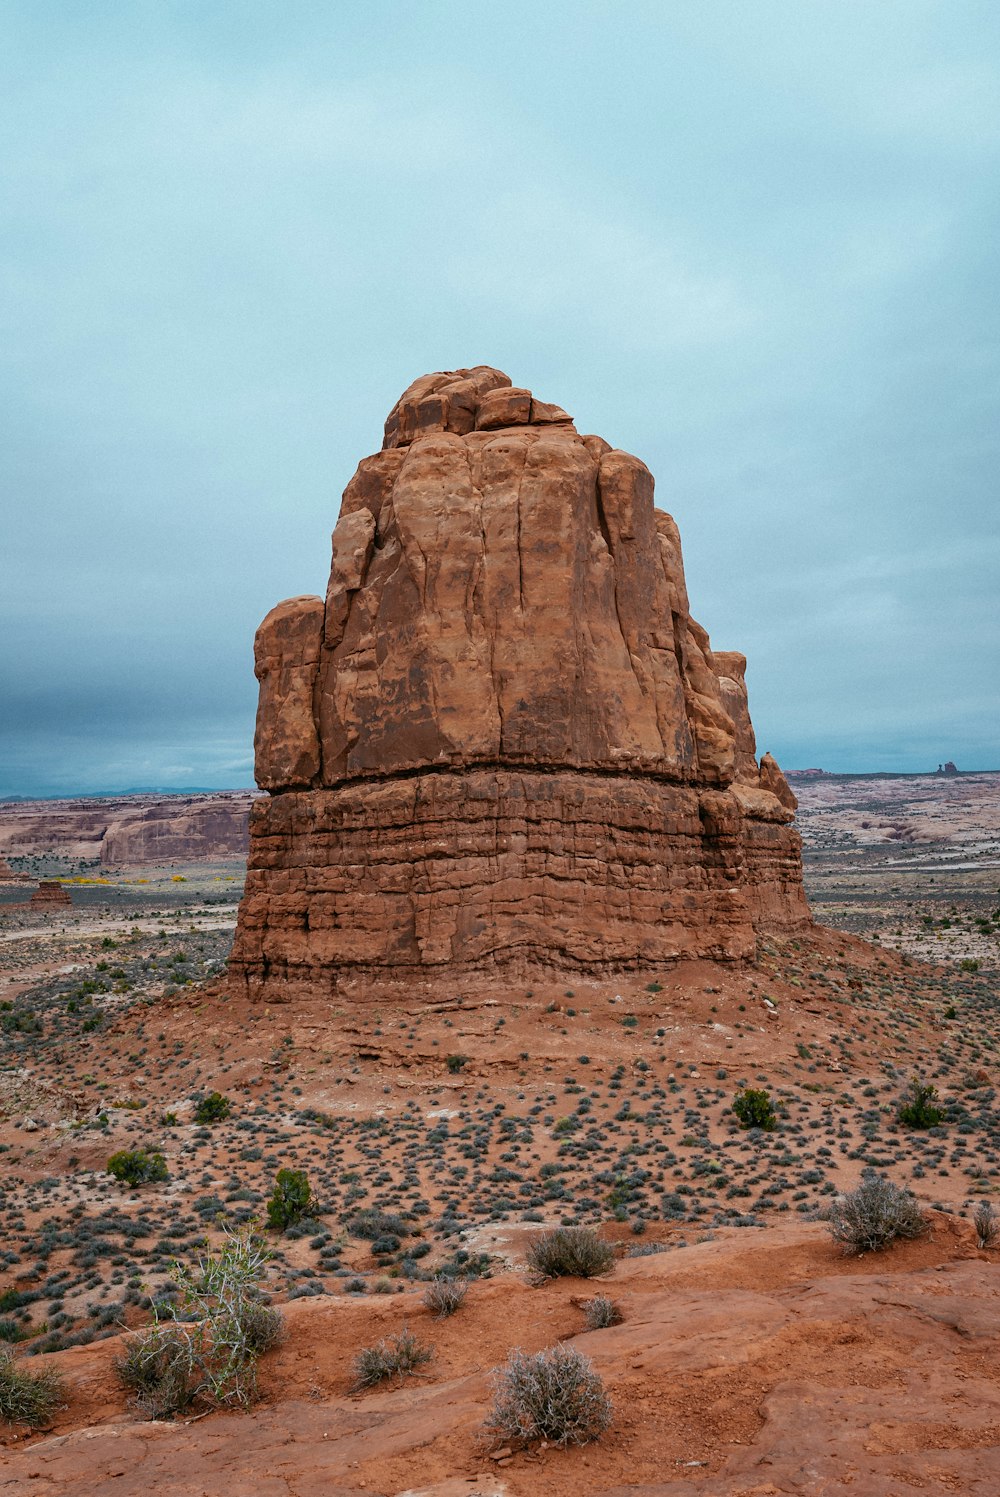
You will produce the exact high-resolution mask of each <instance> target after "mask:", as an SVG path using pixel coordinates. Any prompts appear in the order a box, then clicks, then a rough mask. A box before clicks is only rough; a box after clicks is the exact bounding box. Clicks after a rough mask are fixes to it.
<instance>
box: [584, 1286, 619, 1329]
mask: <svg viewBox="0 0 1000 1497" xmlns="http://www.w3.org/2000/svg"><path fill="white" fill-rule="evenodd" d="M583 1312H584V1314H585V1315H586V1317H587V1330H588V1331H606V1330H607V1328H608V1326H612V1325H621V1323H622V1319H623V1316H622V1312H621V1309H620V1308H619V1306H618V1305H616V1304H615V1302H614V1300H613V1299H609V1298H608V1296H607V1295H606V1294H596V1295H595V1296H594V1298H593V1299H589V1300H587V1302H586V1304H585V1305H584V1306H583Z"/></svg>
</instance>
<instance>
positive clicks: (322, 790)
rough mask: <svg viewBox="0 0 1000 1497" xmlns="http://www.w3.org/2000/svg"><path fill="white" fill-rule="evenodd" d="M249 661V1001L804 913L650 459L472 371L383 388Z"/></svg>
mask: <svg viewBox="0 0 1000 1497" xmlns="http://www.w3.org/2000/svg"><path fill="white" fill-rule="evenodd" d="M254 655H255V670H256V674H257V678H258V680H259V682H260V700H259V707H258V714H257V730H256V737H255V750H256V776H257V782H258V784H259V785H260V786H261V787H262V788H263V789H265V790H267V791H269V792H270V794H269V795H268V797H267V798H264V799H261V800H259V801H258V802H257V803H256V804H255V806H254V809H253V811H252V813H251V820H250V860H249V872H248V878H247V887H246V894H245V896H244V899H243V902H242V904H241V906H240V912H239V922H238V927H237V933H236V940H235V944H234V948H233V955H232V961H231V968H230V970H231V974H232V980H233V982H234V983H235V984H236V985H237V987H238V988H239V989H241V990H242V991H243V992H245V993H246V994H248V995H249V996H251V997H253V998H257V999H265V1000H273V1001H280V1000H282V999H288V998H297V997H302V998H326V997H330V996H331V995H333V994H335V993H337V992H340V991H353V990H354V987H355V984H356V983H357V984H358V985H359V991H360V990H364V991H367V990H368V988H369V986H370V984H371V983H372V982H373V980H375V979H385V980H387V981H398V982H400V983H412V982H413V981H414V980H417V979H420V980H423V979H430V980H437V979H440V980H442V981H447V982H451V981H453V979H454V978H455V976H456V975H460V974H471V973H477V972H486V973H488V972H494V971H496V970H497V969H501V968H502V969H504V970H505V971H508V972H512V971H517V972H525V971H529V970H531V969H532V968H536V967H538V968H545V969H548V970H552V969H560V970H562V969H565V970H567V971H581V972H585V973H593V974H603V973H610V972H615V971H622V970H640V969H643V968H648V967H655V966H657V965H660V964H663V963H665V962H669V961H673V960H675V959H677V958H680V957H694V956H703V957H711V958H717V959H721V960H738V959H742V958H746V957H748V956H750V955H751V954H752V952H753V951H754V947H755V933H756V931H757V930H758V929H761V928H780V929H787V928H789V927H793V926H797V925H801V924H803V923H804V922H807V921H808V919H809V913H808V908H807V906H806V902H805V896H804V894H803V889H802V874H801V861H800V843H799V838H798V834H797V832H796V831H795V830H794V828H793V826H792V824H791V823H792V821H793V816H794V810H795V806H796V801H795V797H794V795H793V794H792V791H791V789H790V788H789V786H788V782H787V781H786V779H785V777H784V776H783V775H782V773H781V770H780V769H779V768H778V765H777V764H776V763H775V761H774V760H773V758H772V757H771V756H770V755H769V754H765V755H764V757H763V759H761V760H760V762H759V763H758V760H757V756H756V755H757V748H756V742H755V738H754V731H753V727H752V725H751V721H750V714H749V710H748V706H747V691H746V684H745V680H744V671H745V666H746V661H745V659H744V657H743V656H742V655H740V654H737V653H736V652H728V653H717V652H713V651H712V649H711V647H710V644H709V639H708V635H707V634H706V633H705V631H704V629H702V628H701V626H700V625H699V624H697V623H696V622H695V620H694V619H693V618H692V617H691V614H690V611H689V607H688V597H687V589H686V586H685V580H684V569H683V564H682V560H681V547H680V537H679V535H678V531H677V526H676V525H675V523H674V521H673V520H672V519H671V517H670V516H669V515H667V514H664V513H663V512H662V511H658V510H656V509H655V508H654V505H653V479H652V475H651V474H650V472H649V470H648V469H647V468H646V467H645V465H644V464H643V463H641V462H640V461H639V460H638V458H635V457H631V456H630V455H629V454H628V453H626V452H621V451H618V450H616V449H614V448H612V447H611V446H610V445H609V444H608V443H607V442H605V441H603V440H602V438H600V437H597V436H582V435H580V433H579V432H578V431H577V429H576V426H575V425H574V423H573V420H572V418H571V417H570V416H569V415H568V414H567V412H566V411H565V410H563V409H562V408H561V407H560V406H557V405H552V404H549V403H547V402H544V401H540V400H537V399H536V398H535V396H534V395H533V394H532V393H531V391H530V390H527V389H525V388H522V387H518V386H514V385H513V384H512V383H511V380H510V379H509V378H508V377H507V375H505V374H501V373H500V372H499V370H496V369H490V368H486V367H484V366H480V367H477V368H475V369H461V370H457V371H454V372H452V373H438V374H429V375H425V376H424V377H423V378H421V379H418V380H417V381H416V382H415V383H414V384H412V385H411V386H410V388H409V389H408V390H407V391H406V392H405V393H404V394H403V396H402V397H401V398H400V400H399V401H398V402H397V404H396V405H395V406H394V407H393V409H392V411H391V412H390V414H389V417H388V420H387V421H386V424H385V439H384V442H383V444H382V449H381V451H380V452H378V453H376V454H375V455H374V456H372V457H367V458H364V459H363V460H362V462H361V463H360V465H359V467H358V470H357V472H356V473H355V475H354V477H353V478H352V479H351V482H350V483H349V484H348V486H347V489H346V490H345V493H344V497H343V503H342V506H341V511H340V519H339V520H338V522H337V526H336V529H335V530H334V533H333V560H332V567H331V572H330V581H329V586H328V588H327V592H326V596H325V598H319V597H298V598H292V599H290V600H288V601H287V602H284V603H280V604H278V606H277V607H276V608H274V609H273V610H272V611H271V613H269V614H268V616H267V618H266V619H265V620H264V622H263V623H262V625H261V626H260V629H259V630H258V631H257V637H256V641H255V647H254Z"/></svg>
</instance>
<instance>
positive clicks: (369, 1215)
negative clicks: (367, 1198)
mask: <svg viewBox="0 0 1000 1497" xmlns="http://www.w3.org/2000/svg"><path fill="white" fill-rule="evenodd" d="M347 1226H348V1231H349V1232H350V1234H351V1236H352V1237H361V1238H364V1239H365V1240H366V1241H368V1242H375V1241H376V1240H377V1239H378V1238H379V1237H386V1236H393V1237H405V1236H406V1235H407V1231H406V1223H405V1222H404V1221H403V1218H402V1217H401V1216H394V1215H392V1214H391V1213H390V1212H388V1211H380V1210H379V1209H378V1207H377V1206H363V1207H362V1208H361V1210H360V1211H356V1212H355V1213H354V1215H353V1216H352V1217H351V1219H350V1221H349V1222H348V1224H347Z"/></svg>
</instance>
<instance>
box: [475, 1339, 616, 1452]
mask: <svg viewBox="0 0 1000 1497" xmlns="http://www.w3.org/2000/svg"><path fill="white" fill-rule="evenodd" d="M493 1394H494V1397H493V1407H492V1409H491V1410H490V1413H489V1415H488V1416H487V1419H486V1428H487V1429H488V1430H490V1431H492V1432H493V1433H494V1434H497V1435H499V1436H500V1437H501V1439H503V1440H506V1441H509V1442H511V1443H516V1444H519V1445H520V1444H526V1443H527V1442H528V1441H529V1440H548V1441H550V1442H551V1443H552V1444H554V1445H586V1444H587V1443H588V1442H589V1441H590V1440H596V1439H597V1438H598V1436H599V1435H602V1434H603V1433H604V1431H605V1430H606V1429H607V1428H608V1426H609V1425H610V1424H611V1419H612V1407H611V1400H610V1399H609V1398H608V1395H607V1393H606V1392H605V1389H604V1384H603V1382H602V1381H601V1379H600V1377H599V1376H598V1374H597V1373H596V1372H595V1371H594V1368H593V1366H592V1365H591V1363H590V1362H589V1361H588V1359H587V1358H586V1357H585V1356H584V1355H583V1353H582V1352H580V1351H577V1349H576V1347H574V1346H553V1347H551V1348H549V1350H548V1351H539V1352H523V1351H521V1349H520V1348H519V1347H518V1348H516V1349H515V1350H514V1351H512V1352H511V1354H510V1357H509V1358H508V1360H507V1363H506V1365H505V1366H503V1367H499V1368H497V1369H496V1371H495V1372H494V1374H493Z"/></svg>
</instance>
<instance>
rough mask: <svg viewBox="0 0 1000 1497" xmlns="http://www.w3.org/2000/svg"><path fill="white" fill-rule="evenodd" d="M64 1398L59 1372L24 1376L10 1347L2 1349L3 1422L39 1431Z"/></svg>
mask: <svg viewBox="0 0 1000 1497" xmlns="http://www.w3.org/2000/svg"><path fill="white" fill-rule="evenodd" d="M61 1395H62V1380H61V1378H60V1376H59V1374H58V1373H57V1372H52V1371H48V1372H25V1371H24V1369H23V1368H22V1367H20V1366H19V1365H18V1364H17V1362H15V1360H14V1353H13V1352H12V1351H11V1349H10V1347H9V1346H6V1345H0V1419H7V1420H9V1421H10V1423H11V1424H28V1425H30V1426H31V1428H32V1429H37V1428H39V1427H40V1426H41V1425H44V1424H47V1423H48V1421H49V1419H50V1417H51V1415H52V1413H53V1411H54V1409H55V1408H56V1407H57V1405H58V1403H59V1399H60V1397H61Z"/></svg>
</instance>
